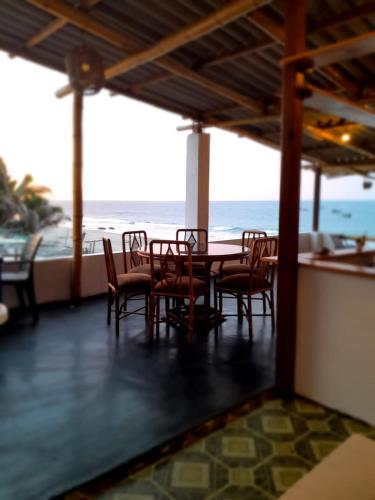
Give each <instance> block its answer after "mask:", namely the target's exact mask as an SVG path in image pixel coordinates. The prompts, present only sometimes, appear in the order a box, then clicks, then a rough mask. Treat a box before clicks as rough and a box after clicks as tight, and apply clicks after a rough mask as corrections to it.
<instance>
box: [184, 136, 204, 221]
mask: <svg viewBox="0 0 375 500" xmlns="http://www.w3.org/2000/svg"><path fill="white" fill-rule="evenodd" d="M209 175H210V134H204V133H200V132H199V133H193V134H189V135H188V137H187V157H186V206H185V224H186V227H190V228H200V229H207V230H208V211H209V186H210V183H209Z"/></svg>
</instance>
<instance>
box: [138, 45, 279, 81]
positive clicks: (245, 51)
mask: <svg viewBox="0 0 375 500" xmlns="http://www.w3.org/2000/svg"><path fill="white" fill-rule="evenodd" d="M272 45H274V41H273V40H271V41H270V40H267V41H262V42H258V43H255V44H254V43H253V44H251V45H249V46H248V47H242V48H241V49H236V50H231V51H226V52H224V53H222V54H220V55H219V56H217V57H214V58H212V59H207V60H205V61H201V62H200V63H198V64H196V65H195V66H194V67H193V69H194V71H200V70H202V69H205V68H209V67H211V66H216V65H218V64H223V63H225V62H232V61H234V60H235V59H237V58H239V57H243V56H248V55H250V54H253V53H256V52H259V51H261V50H264V49H266V48H268V47H271V46H272ZM170 78H173V75H171V74H170V73H164V74H163V75H159V76H156V77H152V78H149V79H148V80H144V81H143V82H139V83H137V84H136V85H135V86H134V87H135V88H136V89H137V90H139V89H142V88H144V87H150V86H152V85H155V84H158V83H160V82H161V81H166V80H168V79H170Z"/></svg>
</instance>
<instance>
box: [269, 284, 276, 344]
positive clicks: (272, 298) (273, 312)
mask: <svg viewBox="0 0 375 500" xmlns="http://www.w3.org/2000/svg"><path fill="white" fill-rule="evenodd" d="M270 308H271V322H272V335H274V334H275V301H274V293H273V289H271V290H270Z"/></svg>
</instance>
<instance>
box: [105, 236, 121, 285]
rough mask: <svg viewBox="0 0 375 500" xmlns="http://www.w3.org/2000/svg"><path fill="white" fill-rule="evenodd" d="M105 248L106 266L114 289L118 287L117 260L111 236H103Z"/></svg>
mask: <svg viewBox="0 0 375 500" xmlns="http://www.w3.org/2000/svg"><path fill="white" fill-rule="evenodd" d="M102 240H103V248H104V258H105V267H106V269H107V279H108V286H109V287H110V288H112V289H113V290H114V291H116V290H117V288H118V282H117V273H116V266H115V260H114V258H113V252H112V243H111V240H110V239H109V238H102Z"/></svg>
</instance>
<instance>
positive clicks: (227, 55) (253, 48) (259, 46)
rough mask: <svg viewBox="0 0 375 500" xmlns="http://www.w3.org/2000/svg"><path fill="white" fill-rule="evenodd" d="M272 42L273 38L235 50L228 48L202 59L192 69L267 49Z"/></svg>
mask: <svg viewBox="0 0 375 500" xmlns="http://www.w3.org/2000/svg"><path fill="white" fill-rule="evenodd" d="M274 44H275V42H274V41H273V40H262V41H261V42H257V43H252V44H250V45H248V46H247V47H241V48H240V49H236V50H228V51H226V52H223V53H222V54H220V55H218V56H216V57H214V58H212V59H207V60H206V61H202V62H201V63H199V64H197V65H196V66H194V69H195V70H200V69H204V68H210V67H211V66H217V65H218V64H223V63H226V62H232V61H233V60H234V59H238V58H239V57H244V56H249V55H250V54H254V53H256V52H260V51H261V50H264V49H267V48H269V47H271V46H272V45H274Z"/></svg>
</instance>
